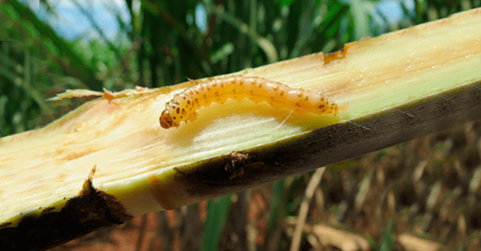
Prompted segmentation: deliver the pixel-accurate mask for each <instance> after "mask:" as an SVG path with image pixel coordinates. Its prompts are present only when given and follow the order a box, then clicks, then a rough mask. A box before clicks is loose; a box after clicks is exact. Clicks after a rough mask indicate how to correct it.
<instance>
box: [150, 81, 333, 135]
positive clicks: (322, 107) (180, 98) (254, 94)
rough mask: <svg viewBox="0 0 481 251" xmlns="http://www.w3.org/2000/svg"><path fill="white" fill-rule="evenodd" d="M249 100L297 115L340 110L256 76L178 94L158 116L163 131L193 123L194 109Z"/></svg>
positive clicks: (309, 94)
mask: <svg viewBox="0 0 481 251" xmlns="http://www.w3.org/2000/svg"><path fill="white" fill-rule="evenodd" d="M229 98H231V99H233V100H236V101H241V100H243V99H244V98H248V99H250V100H252V101H254V102H256V103H259V102H263V101H266V102H267V103H269V104H270V105H271V106H273V107H274V108H277V109H280V108H286V109H291V110H294V111H296V112H299V113H314V114H318V115H322V114H332V115H334V116H335V115H336V114H337V111H338V110H339V107H338V105H337V104H336V103H334V102H332V101H329V100H328V99H326V98H325V97H324V96H322V95H321V94H317V93H313V92H309V91H307V90H303V89H293V88H290V87H289V86H287V85H284V84H281V83H278V82H274V81H269V80H267V79H263V78H259V77H240V76H236V77H227V78H220V79H214V80H212V81H210V82H206V83H202V84H198V85H195V86H192V87H190V88H187V89H185V90H184V91H183V92H181V93H178V94H176V95H175V96H174V98H173V99H172V100H171V101H169V102H168V103H167V104H166V105H165V110H164V111H163V112H162V115H161V116H160V119H159V120H160V125H161V126H162V128H165V129H168V128H170V127H174V126H175V127H179V125H180V122H182V121H185V122H187V121H188V120H190V121H194V120H195V119H196V118H197V113H196V110H198V109H199V108H201V107H202V106H204V107H207V106H209V105H210V104H212V103H213V102H215V103H219V104H223V103H224V102H225V101H227V99H229Z"/></svg>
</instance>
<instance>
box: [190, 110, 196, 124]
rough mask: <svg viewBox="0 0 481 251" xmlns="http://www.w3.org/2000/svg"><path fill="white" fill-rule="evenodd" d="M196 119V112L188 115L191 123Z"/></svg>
mask: <svg viewBox="0 0 481 251" xmlns="http://www.w3.org/2000/svg"><path fill="white" fill-rule="evenodd" d="M196 119H197V113H196V112H191V113H190V115H189V118H188V120H190V121H191V122H194V121H195V120H196Z"/></svg>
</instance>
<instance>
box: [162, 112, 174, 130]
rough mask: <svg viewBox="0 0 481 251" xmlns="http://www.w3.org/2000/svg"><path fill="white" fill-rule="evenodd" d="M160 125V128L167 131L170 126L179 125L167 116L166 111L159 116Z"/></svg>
mask: <svg viewBox="0 0 481 251" xmlns="http://www.w3.org/2000/svg"><path fill="white" fill-rule="evenodd" d="M159 120H160V125H161V126H162V128H164V129H169V128H171V127H172V126H175V127H178V126H179V123H178V122H175V121H174V120H173V119H172V117H171V116H170V114H169V111H167V110H164V111H163V112H162V115H160V119H159Z"/></svg>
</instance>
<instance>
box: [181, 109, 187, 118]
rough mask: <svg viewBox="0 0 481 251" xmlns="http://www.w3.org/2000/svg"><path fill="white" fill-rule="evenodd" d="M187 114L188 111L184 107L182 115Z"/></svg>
mask: <svg viewBox="0 0 481 251" xmlns="http://www.w3.org/2000/svg"><path fill="white" fill-rule="evenodd" d="M186 114H187V112H186V111H185V109H184V108H182V115H184V116H185V115H186Z"/></svg>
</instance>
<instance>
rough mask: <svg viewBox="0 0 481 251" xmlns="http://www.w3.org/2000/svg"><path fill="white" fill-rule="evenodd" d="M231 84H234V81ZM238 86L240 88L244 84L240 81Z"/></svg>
mask: <svg viewBox="0 0 481 251" xmlns="http://www.w3.org/2000/svg"><path fill="white" fill-rule="evenodd" d="M232 83H233V84H235V81H232ZM239 85H240V86H243V85H244V82H242V81H240V82H239Z"/></svg>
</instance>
